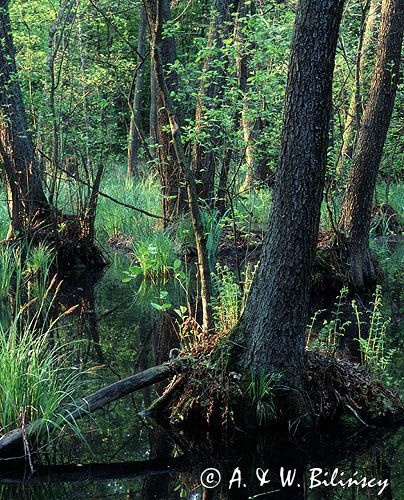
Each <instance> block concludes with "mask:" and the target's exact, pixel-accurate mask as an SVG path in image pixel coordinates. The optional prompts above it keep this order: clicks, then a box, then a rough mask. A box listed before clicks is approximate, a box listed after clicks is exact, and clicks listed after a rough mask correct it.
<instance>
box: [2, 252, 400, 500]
mask: <svg viewBox="0 0 404 500" xmlns="http://www.w3.org/2000/svg"><path fill="white" fill-rule="evenodd" d="M126 267H127V261H126V260H124V259H122V258H120V257H118V256H117V257H115V260H114V262H113V264H112V265H111V267H110V268H109V269H108V270H107V271H106V273H105V274H104V275H103V276H102V277H98V278H94V279H93V277H91V276H90V277H89V276H86V277H85V279H84V280H83V279H80V277H79V276H75V277H73V278H74V279H73V278H72V277H70V278H69V279H68V280H67V281H69V282H71V283H70V284H68V285H67V286H66V290H65V296H66V299H65V300H66V302H67V304H66V307H70V306H71V305H73V304H76V303H80V304H81V307H80V308H79V309H78V312H77V314H76V315H75V316H74V317H69V322H68V324H65V325H63V327H61V328H60V330H59V331H58V335H60V336H61V337H62V339H63V340H64V341H75V340H78V341H79V342H77V344H75V348H74V349H75V352H74V361H75V362H77V363H79V364H80V365H81V366H83V367H86V366H91V367H93V368H92V369H91V375H90V378H91V377H92V378H93V380H94V382H93V384H94V385H93V387H89V390H88V391H87V392H88V393H90V392H92V390H93V389H95V388H99V387H102V386H105V385H107V384H109V383H112V382H115V381H117V380H119V379H120V378H124V377H126V376H129V375H132V374H134V373H136V372H138V371H141V370H144V369H145V368H147V367H149V366H153V365H155V364H158V363H160V362H162V361H165V360H167V359H168V356H169V353H170V350H171V349H172V348H173V347H175V345H176V344H177V342H178V341H177V339H176V337H175V334H173V333H172V332H173V330H172V328H171V327H170V324H168V323H167V322H164V321H163V322H162V313H160V312H158V311H155V310H153V308H152V307H151V306H150V303H151V302H158V296H159V289H158V288H153V287H150V288H149V289H143V291H142V292H141V293H138V294H136V293H135V291H134V290H135V289H134V287H131V286H130V285H128V284H124V283H122V277H123V270H125V269H126ZM400 286H401V285H400ZM390 287H391V288H390V291H389V293H391V295H392V296H394V297H393V298H394V300H395V305H394V307H391V310H392V312H393V313H394V309H395V310H397V311H400V307H399V306H400V300H402V289H398V291H397V288H395V287H394V286H393V283H392V282H391V281H390ZM397 294H398V297H397ZM175 295H176V294H175V292H173V291H171V293H170V299H171V300H172V302H173V303H175V301H176V300H177V301H178V304H180V303H181V298H180V297H177V299H175V298H173V296H175ZM397 298H398V302H399V304H398V307H397ZM400 319H401V318H400V316H399V315H398V316H397V318H396V320H395V319H394V317H393V322H394V321H396V323H395V325H396V328H395V333H396V334H397V337H396V338H395V341H394V342H395V345H400V336H399V332H400V328H399V323H400ZM401 328H402V326H401ZM395 360H396V361H395V367H393V370H394V371H395V372H396V373H395V374H394V375H395V377H396V378H400V372H401V366H402V363H401V362H400V358H399V357H398V356H396V358H395ZM156 389H157V390H158V387H157V388H156V387H151V388H147V389H145V390H143V391H140V392H138V393H135V394H134V395H133V396H132V397H126V398H124V399H123V400H120V401H118V402H117V403H114V404H111V405H109V407H108V408H107V409H105V410H103V411H101V412H98V413H97V414H95V415H94V416H92V417H91V419H87V421H86V422H85V423H84V421H82V424H81V427H82V428H83V430H84V432H85V436H86V440H87V443H88V447H87V446H86V445H85V444H83V443H82V442H80V441H79V440H78V439H77V438H75V437H69V436H68V437H66V438H65V439H63V440H62V442H61V443H59V444H58V445H57V446H56V447H55V448H54V449H52V452H51V453H49V454H46V453H44V454H43V456H42V458H41V461H40V463H41V465H36V466H35V469H36V472H35V473H34V474H31V473H30V471H29V470H16V469H14V468H13V467H11V466H10V465H9V464H8V463H7V462H6V461H0V499H1V500H3V499H25V498H26V499H37V498H38V499H41V500H48V499H49V500H50V499H55V500H56V499H57V500H63V499H68V500H75V499H77V500H79V499H80V500H81V499H109V498H111V499H115V498H116V499H118V498H119V499H120V498H122V499H124V498H139V499H145V500H147V499H162V500H163V499H177V498H178V499H179V498H190V499H193V500H197V499H210V498H212V499H214V498H223V499H227V498H237V499H247V498H270V499H291V500H293V499H306V498H307V499H313V500H317V499H318V500H323V499H324V500H326V499H347V500H348V499H349V500H351V499H352V500H353V499H361V498H363V499H365V498H366V499H368V498H386V499H394V500H402V499H404V483H403V477H402V476H400V473H401V472H402V463H401V457H402V456H403V454H402V451H403V437H404V429H401V430H392V429H385V430H377V431H375V430H371V429H366V428H363V429H361V430H360V431H358V430H357V429H356V430H355V431H352V432H351V433H349V432H345V433H344V434H342V432H341V430H340V429H334V430H333V429H328V430H327V432H324V433H317V434H316V435H312V434H307V436H305V437H303V438H302V437H300V438H299V440H296V441H294V440H293V439H292V440H291V442H289V443H286V442H285V441H281V440H279V439H277V436H276V435H271V433H266V435H265V436H263V435H259V436H254V437H252V436H247V435H243V434H240V435H237V436H232V437H229V439H228V440H227V442H224V443H223V442H221V443H219V442H218V440H217V439H215V437H214V436H209V435H206V434H202V433H195V435H193V436H192V438H189V437H186V436H184V435H183V434H179V435H178V434H174V433H173V432H172V431H170V430H168V429H165V428H163V427H161V426H160V425H159V424H158V423H156V422H154V421H152V420H150V419H145V418H142V417H140V416H139V413H140V412H141V411H142V410H143V409H144V408H146V407H147V406H148V405H149V404H150V402H151V401H153V399H154V398H155V396H156V395H157V393H156ZM282 468H284V469H282ZM314 468H321V469H322V472H321V477H320V473H319V472H318V471H317V472H316V473H318V474H319V475H318V476H317V479H318V480H321V481H324V482H325V483H326V484H322V485H319V484H318V482H316V481H314V480H313V479H311V475H312V474H314V473H313V469H314ZM207 469H212V470H210V471H209V472H206V470H207ZM204 471H205V472H204ZM288 471H290V477H291V478H293V477H294V481H293V486H292V487H283V485H282V483H281V479H282V477H285V476H287V473H288ZM282 472H283V476H282ZM333 472H334V475H335V478H336V479H335V481H337V482H338V480H340V481H341V483H339V484H337V485H336V486H334V485H333V484H331V485H329V483H330V477H331V475H332V473H333ZM294 474H295V475H294ZM201 475H202V479H203V482H204V484H205V485H206V486H208V487H205V488H204V487H202V486H200V483H201ZM281 476H282V477H281ZM219 477H220V484H217V483H219ZM364 477H366V481H367V485H368V487H365V488H362V487H361V485H358V486H356V487H349V488H348V487H345V488H344V487H343V485H342V483H343V482H344V481H345V480H346V479H347V478H356V479H357V480H359V479H363V478H364ZM371 478H376V480H377V481H385V482H384V483H383V484H385V486H383V485H382V483H380V484H375V481H374V482H373V483H369V480H370V479H371ZM260 480H261V481H260ZM260 482H261V483H262V484H260ZM216 484H217V486H216ZM361 484H362V483H361ZM209 486H216V487H215V488H210V487H209ZM313 486H315V487H313ZM382 489H383V491H382V493H381V494H380V495H379V494H378V493H379V492H380V491H381V490H382Z"/></svg>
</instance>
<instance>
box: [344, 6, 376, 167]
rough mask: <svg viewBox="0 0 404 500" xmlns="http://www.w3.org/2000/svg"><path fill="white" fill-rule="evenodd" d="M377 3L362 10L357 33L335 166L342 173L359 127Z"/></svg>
mask: <svg viewBox="0 0 404 500" xmlns="http://www.w3.org/2000/svg"><path fill="white" fill-rule="evenodd" d="M379 4H380V0H370V1H369V7H368V11H367V15H366V12H364V17H365V20H364V22H363V27H362V29H361V32H360V35H359V42H358V52H357V56H356V65H355V82H354V85H353V89H352V95H351V100H350V102H349V109H348V112H347V115H346V120H345V125H344V132H343V136H342V148H341V154H340V159H339V162H338V166H337V169H338V171H339V172H340V173H341V174H343V173H344V171H345V168H344V164H345V163H346V160H348V159H349V158H350V156H351V152H352V145H351V140H352V135H353V133H354V132H356V134H355V136H356V137H357V134H358V130H359V128H360V122H361V118H362V105H363V103H362V92H361V90H362V89H361V87H362V83H363V80H364V79H365V76H366V75H365V73H366V68H367V65H368V62H369V60H368V55H369V49H370V46H371V45H372V43H373V39H374V31H375V24H376V18H377V13H378V10H379Z"/></svg>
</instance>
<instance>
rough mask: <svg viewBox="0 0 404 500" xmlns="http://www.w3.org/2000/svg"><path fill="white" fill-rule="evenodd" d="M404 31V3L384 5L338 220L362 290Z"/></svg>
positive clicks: (369, 273)
mask: <svg viewBox="0 0 404 500" xmlns="http://www.w3.org/2000/svg"><path fill="white" fill-rule="evenodd" d="M403 29H404V2H403V0H383V2H382V13H381V21H380V27H379V35H378V47H377V54H376V62H375V68H374V71H373V75H372V83H371V87H370V92H369V98H368V102H367V104H366V108H365V110H364V113H363V118H362V124H361V127H360V130H359V133H358V139H357V142H356V147H355V151H354V155H353V161H352V167H351V171H350V175H349V180H348V185H347V188H346V191H345V196H344V202H343V206H342V213H341V221H340V226H341V228H342V229H343V230H344V232H345V234H346V236H347V239H348V245H347V246H348V263H349V266H350V274H351V281H352V283H353V284H354V285H355V286H356V287H357V288H359V289H361V288H364V287H367V286H369V285H371V284H372V283H374V281H375V279H376V277H375V270H374V266H373V263H372V259H371V255H370V250H369V230H370V223H371V211H372V203H373V195H374V192H375V187H376V180H377V173H378V170H379V166H380V162H381V158H382V154H383V147H384V143H385V140H386V136H387V132H388V129H389V126H390V120H391V116H392V112H393V106H394V100H395V96H396V91H397V85H398V82H399V77H400V75H399V73H400V57H401V46H402V42H403Z"/></svg>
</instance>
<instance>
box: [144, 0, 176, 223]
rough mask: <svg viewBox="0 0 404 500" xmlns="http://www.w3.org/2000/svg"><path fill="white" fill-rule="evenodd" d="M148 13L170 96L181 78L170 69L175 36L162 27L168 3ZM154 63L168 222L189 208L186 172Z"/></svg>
mask: <svg viewBox="0 0 404 500" xmlns="http://www.w3.org/2000/svg"><path fill="white" fill-rule="evenodd" d="M145 9H146V14H147V19H148V23H149V28H150V38H151V45H153V44H155V45H158V46H159V47H160V55H161V63H162V65H163V68H164V80H165V83H166V85H167V88H168V90H169V92H170V93H175V92H176V91H177V89H178V76H177V73H176V71H175V70H173V69H172V68H170V67H169V66H170V65H172V64H174V62H175V60H176V57H177V50H176V43H175V39H174V37H172V36H163V26H164V25H165V24H166V23H167V22H168V21H170V19H171V12H170V3H169V0H162V1H159V0H157V1H156V0H151V1H147V2H145ZM155 73H156V67H155V61H152V78H154V79H155V95H156V106H157V110H156V113H157V130H156V133H157V142H158V158H159V169H160V178H161V184H162V192H163V193H162V194H163V214H164V217H165V218H166V219H167V220H172V219H174V218H175V217H177V216H178V215H179V214H180V213H181V212H182V211H183V210H184V208H185V206H186V196H184V189H183V185H182V182H181V181H182V180H183V172H182V170H181V165H180V164H179V163H178V161H177V160H178V158H177V155H176V153H175V149H174V144H173V141H172V137H171V132H170V121H169V116H168V113H167V110H166V109H165V106H164V96H163V90H162V88H161V85H159V82H158V79H157V77H156V75H155Z"/></svg>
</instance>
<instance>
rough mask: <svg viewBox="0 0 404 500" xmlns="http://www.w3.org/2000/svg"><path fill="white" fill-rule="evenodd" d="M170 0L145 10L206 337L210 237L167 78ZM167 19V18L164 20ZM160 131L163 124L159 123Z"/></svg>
mask: <svg viewBox="0 0 404 500" xmlns="http://www.w3.org/2000/svg"><path fill="white" fill-rule="evenodd" d="M165 1H166V0H157V3H156V4H154V3H152V1H151V0H146V3H145V7H146V12H147V16H148V19H149V24H150V26H151V27H153V29H151V53H152V59H153V66H154V70H155V76H156V88H157V95H158V96H159V99H160V105H161V107H162V109H164V112H165V115H164V118H165V119H168V125H169V132H168V134H169V135H168V137H167V138H166V139H167V140H168V141H169V142H170V145H171V146H170V147H172V150H173V155H174V156H173V158H172V159H173V161H174V162H175V164H176V165H178V168H179V169H180V171H181V172H183V173H184V176H185V183H186V188H187V196H188V206H189V211H190V215H191V221H192V225H193V229H194V234H195V241H196V249H197V258H198V273H199V280H200V287H201V302H202V315H203V326H202V329H203V331H204V332H205V333H208V332H210V333H211V332H212V331H213V327H214V325H213V314H212V307H211V295H212V284H211V278H210V269H209V262H208V255H207V251H206V239H207V237H206V234H205V231H204V229H203V226H202V220H201V214H200V210H199V206H198V195H197V189H196V183H195V177H194V175H193V172H192V169H191V166H190V165H189V164H188V163H187V160H186V157H185V153H184V148H183V144H182V141H181V127H180V124H179V120H178V117H177V115H176V111H175V109H174V105H173V102H172V99H171V96H170V90H169V86H168V84H167V78H166V76H165V74H164V63H163V61H165V60H166V59H165V57H164V52H165V50H166V48H165V47H164V43H163V42H164V40H163V38H162V28H163V22H162V17H161V16H164V15H165V13H164V4H165ZM163 19H164V17H163ZM159 128H160V123H159Z"/></svg>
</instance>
